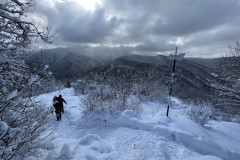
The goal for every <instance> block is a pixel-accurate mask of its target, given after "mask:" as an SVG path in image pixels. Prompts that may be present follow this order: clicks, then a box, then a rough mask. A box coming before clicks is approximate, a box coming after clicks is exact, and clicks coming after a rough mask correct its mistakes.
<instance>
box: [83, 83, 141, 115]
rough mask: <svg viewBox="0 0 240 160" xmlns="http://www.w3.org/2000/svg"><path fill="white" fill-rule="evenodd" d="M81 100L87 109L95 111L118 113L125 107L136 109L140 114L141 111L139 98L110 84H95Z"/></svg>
mask: <svg viewBox="0 0 240 160" xmlns="http://www.w3.org/2000/svg"><path fill="white" fill-rule="evenodd" d="M81 102H82V104H83V107H84V108H86V110H87V111H91V112H92V111H94V112H96V113H110V114H120V113H121V112H122V111H124V110H126V109H131V110H136V111H137V112H138V113H140V114H141V112H142V106H141V101H140V100H139V98H137V97H136V96H130V95H128V94H127V93H126V92H125V91H124V90H123V91H117V90H115V89H113V88H111V87H110V86H103V85H101V86H95V88H94V89H93V90H91V91H89V92H88V94H87V95H85V96H84V97H81Z"/></svg>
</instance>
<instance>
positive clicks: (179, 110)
mask: <svg viewBox="0 0 240 160" xmlns="http://www.w3.org/2000/svg"><path fill="white" fill-rule="evenodd" d="M59 94H62V95H63V98H64V99H65V100H66V101H67V105H65V113H64V114H63V115H62V121H56V117H55V113H54V114H52V115H51V121H50V122H49V127H50V128H51V130H52V134H51V136H50V137H49V140H51V143H53V145H54V146H55V147H54V149H53V150H52V151H51V152H50V153H47V152H44V154H45V159H46V160H55V159H61V160H63V159H64V160H68V159H69V160H70V159H73V160H112V159H118V160H149V159H152V160H176V159H178V160H183V159H184V160H221V159H222V160H227V159H231V160H238V159H240V135H239V131H240V124H239V123H233V122H225V121H222V120H221V119H218V120H211V121H209V123H208V124H207V125H206V126H205V127H203V126H201V125H200V124H198V123H196V122H194V121H192V120H191V118H190V117H189V115H188V114H186V113H187V112H188V110H189V109H190V108H191V106H189V105H186V104H184V103H182V102H181V101H179V100H177V99H174V98H172V101H173V102H172V106H171V108H170V114H169V117H166V108H167V104H164V103H159V102H144V103H141V104H140V105H141V106H142V111H141V113H140V114H139V113H137V112H135V111H133V110H129V109H128V110H125V111H124V112H122V113H121V114H119V115H111V114H107V113H103V114H99V113H94V112H88V111H86V110H85V108H84V105H83V104H82V101H81V99H82V98H83V97H84V96H85V95H80V94H79V95H76V94H75V93H74V90H73V89H63V90H60V91H57V92H52V93H48V94H43V95H40V96H38V97H37V98H36V99H35V101H38V102H41V103H43V104H44V105H45V106H46V107H47V108H48V109H50V108H51V106H52V98H53V97H54V96H58V95H59ZM131 100H134V97H132V99H131ZM49 132H50V131H49Z"/></svg>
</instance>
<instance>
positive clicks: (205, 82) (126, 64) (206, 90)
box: [85, 55, 217, 99]
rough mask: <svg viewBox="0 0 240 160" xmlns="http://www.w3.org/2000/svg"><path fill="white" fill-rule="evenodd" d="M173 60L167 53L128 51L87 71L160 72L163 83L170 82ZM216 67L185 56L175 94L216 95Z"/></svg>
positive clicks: (187, 95)
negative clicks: (136, 52) (127, 54)
mask: <svg viewBox="0 0 240 160" xmlns="http://www.w3.org/2000/svg"><path fill="white" fill-rule="evenodd" d="M172 65H173V61H170V60H168V59H167V57H166V56H162V55H159V56H140V55H129V56H123V57H120V58H117V59H115V60H114V61H112V62H109V63H105V64H101V65H98V66H96V67H94V68H92V69H91V70H89V71H88V72H86V73H85V75H88V74H93V75H94V73H104V74H105V75H108V76H114V75H117V74H118V75H119V73H120V74H121V73H122V75H123V76H124V75H127V74H128V75H131V74H132V75H134V74H136V73H139V72H143V73H146V74H149V75H154V74H155V75H156V74H158V77H159V81H162V82H163V85H166V86H169V82H170V79H171V73H172ZM214 75H216V74H215V72H214V70H213V69H211V68H210V67H207V66H204V65H201V64H199V63H196V62H194V61H191V60H188V59H185V60H184V61H183V62H179V61H178V62H177V63H176V73H175V78H176V80H175V83H174V88H173V90H174V92H173V95H175V96H177V97H179V98H181V99H188V98H189V99H192V98H197V97H198V98H199V97H201V98H210V96H209V97H208V96H206V95H213V92H214V88H213V87H212V84H214V83H216V81H217V78H216V77H215V76H214Z"/></svg>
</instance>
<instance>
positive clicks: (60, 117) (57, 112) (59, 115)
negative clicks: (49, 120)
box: [55, 111, 62, 121]
mask: <svg viewBox="0 0 240 160" xmlns="http://www.w3.org/2000/svg"><path fill="white" fill-rule="evenodd" d="M55 113H56V116H57V121H60V120H62V115H61V111H60V112H59V111H55Z"/></svg>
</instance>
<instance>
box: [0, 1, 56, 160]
mask: <svg viewBox="0 0 240 160" xmlns="http://www.w3.org/2000/svg"><path fill="white" fill-rule="evenodd" d="M34 4H35V1H34V0H4V1H1V4H0V17H1V18H0V24H1V27H0V28H1V29H0V30H1V38H0V54H1V56H2V57H4V59H5V60H4V61H2V60H1V61H0V73H1V74H0V86H1V90H0V159H4V160H5V159H6V160H8V159H24V158H27V157H29V158H28V159H33V158H34V157H41V156H42V155H41V150H42V149H48V148H47V146H45V145H44V143H43V141H44V139H40V135H41V134H42V133H43V132H44V131H45V129H46V127H45V124H46V123H47V122H48V115H49V113H48V112H47V111H46V110H45V107H44V106H40V105H37V104H35V103H32V99H31V98H28V97H30V96H31V95H32V91H33V90H32V89H33V88H34V87H37V86H39V85H40V83H39V81H40V79H39V76H37V75H33V74H31V73H30V71H29V69H28V66H27V65H26V64H25V62H24V54H25V51H26V50H25V49H26V48H28V47H30V45H31V43H32V40H33V37H40V39H42V40H43V41H44V42H50V39H49V36H48V35H49V31H50V30H51V28H47V29H46V30H45V31H43V30H39V29H38V28H37V27H36V26H35V25H34V24H33V23H31V22H29V21H24V20H23V19H26V16H27V14H26V12H28V11H29V9H30V10H32V7H34ZM27 19H29V18H27ZM34 40H36V39H34ZM31 156H32V157H31Z"/></svg>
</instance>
